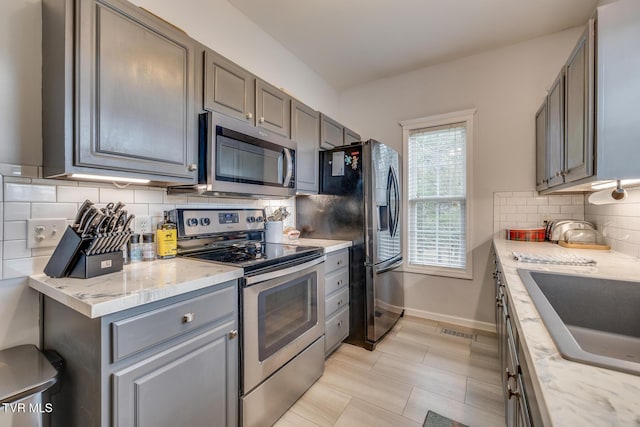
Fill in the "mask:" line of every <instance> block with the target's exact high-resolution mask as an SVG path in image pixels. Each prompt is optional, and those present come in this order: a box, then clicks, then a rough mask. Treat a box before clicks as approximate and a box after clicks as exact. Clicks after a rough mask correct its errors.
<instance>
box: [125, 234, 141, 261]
mask: <svg viewBox="0 0 640 427" xmlns="http://www.w3.org/2000/svg"><path fill="white" fill-rule="evenodd" d="M127 252H128V253H129V262H131V263H134V262H140V261H142V245H141V244H140V235H139V234H138V233H134V234H132V235H131V237H129V245H128V248H127Z"/></svg>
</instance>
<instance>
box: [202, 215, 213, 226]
mask: <svg viewBox="0 0 640 427" xmlns="http://www.w3.org/2000/svg"><path fill="white" fill-rule="evenodd" d="M200 225H204V226H205V227H206V226H208V225H211V220H210V219H209V218H207V217H204V218H200Z"/></svg>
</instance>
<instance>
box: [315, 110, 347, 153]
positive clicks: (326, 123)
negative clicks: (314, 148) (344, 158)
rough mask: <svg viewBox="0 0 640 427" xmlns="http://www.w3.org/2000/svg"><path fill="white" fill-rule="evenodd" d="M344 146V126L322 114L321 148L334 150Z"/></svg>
mask: <svg viewBox="0 0 640 427" xmlns="http://www.w3.org/2000/svg"><path fill="white" fill-rule="evenodd" d="M341 145H344V126H342V125H341V124H340V123H338V122H337V121H335V120H333V119H332V118H330V117H328V116H325V115H324V114H320V148H325V149H328V150H330V149H332V148H334V147H339V146H341Z"/></svg>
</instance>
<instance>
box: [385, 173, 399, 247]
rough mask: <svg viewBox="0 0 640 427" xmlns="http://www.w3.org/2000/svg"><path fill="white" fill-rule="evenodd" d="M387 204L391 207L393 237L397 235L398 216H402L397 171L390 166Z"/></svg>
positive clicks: (390, 224) (390, 226)
mask: <svg viewBox="0 0 640 427" xmlns="http://www.w3.org/2000/svg"><path fill="white" fill-rule="evenodd" d="M392 192H393V193H394V196H395V201H394V205H393V210H392V209H391V193H392ZM387 206H388V207H389V234H390V235H391V237H395V235H396V233H397V231H398V223H399V221H398V217H399V216H400V190H399V188H398V179H397V177H396V173H395V171H394V170H393V168H392V167H390V168H389V174H388V175H387Z"/></svg>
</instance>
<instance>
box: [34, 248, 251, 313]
mask: <svg viewBox="0 0 640 427" xmlns="http://www.w3.org/2000/svg"><path fill="white" fill-rule="evenodd" d="M242 274H243V270H242V268H237V267H231V266H226V265H221V264H214V263H207V262H201V261H193V260H187V259H183V258H173V259H166V260H156V261H152V262H139V263H134V264H129V265H125V266H124V269H123V271H120V272H117V273H111V274H105V275H103V276H97V277H93V278H91V279H72V278H58V279H53V278H50V277H48V276H47V275H45V274H36V275H33V276H31V277H30V278H29V286H31V287H32V288H33V289H35V290H37V291H39V292H41V293H43V294H44V295H46V296H48V297H50V298H52V299H54V300H56V301H58V302H60V303H62V304H64V305H66V306H67V307H70V308H73V309H74V310H76V311H77V312H79V313H82V314H84V315H85V316H87V317H91V318H95V317H101V316H105V315H107V314H111V313H115V312H118V311H121V310H126V309H128V308H132V307H137V306H139V305H142V304H147V303H150V302H153V301H158V300H162V299H165V298H169V297H172V296H176V295H181V294H184V293H187V292H190V291H195V290H197V289H202V288H206V287H209V286H212V285H216V284H219V283H223V282H227V281H229V280H234V279H238V278H240V277H242Z"/></svg>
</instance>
